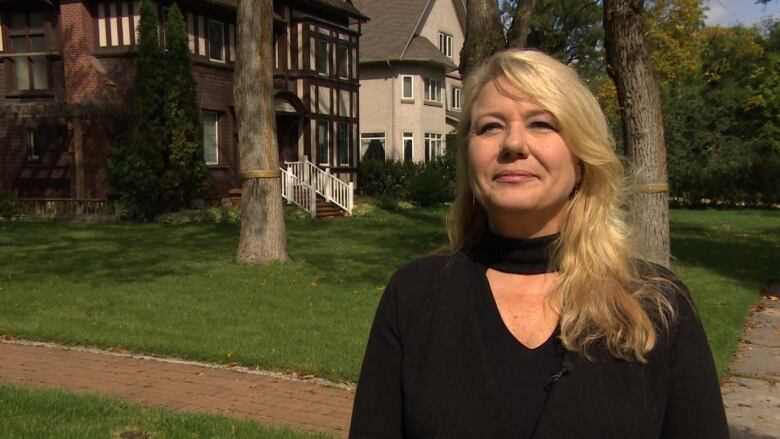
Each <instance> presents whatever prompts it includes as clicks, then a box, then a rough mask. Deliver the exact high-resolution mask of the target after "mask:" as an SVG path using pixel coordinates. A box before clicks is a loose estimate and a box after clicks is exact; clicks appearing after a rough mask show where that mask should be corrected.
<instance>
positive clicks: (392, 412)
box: [349, 281, 403, 439]
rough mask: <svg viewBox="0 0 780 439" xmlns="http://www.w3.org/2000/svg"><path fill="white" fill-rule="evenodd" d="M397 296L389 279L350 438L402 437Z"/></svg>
mask: <svg viewBox="0 0 780 439" xmlns="http://www.w3.org/2000/svg"><path fill="white" fill-rule="evenodd" d="M398 326H399V325H398V298H397V291H396V288H395V284H394V282H393V281H391V282H390V283H389V284H388V286H387V288H386V289H385V292H384V294H383V296H382V299H381V300H380V302H379V306H378V308H377V311H376V316H375V317H374V323H373V325H372V327H371V333H370V335H369V337H368V346H367V347H366V354H365V357H364V358H363V366H362V368H361V371H360V380H359V381H358V387H357V392H356V393H355V405H354V408H353V411H352V424H351V426H350V431H349V437H350V438H354V439H358V438H372V439H373V438H401V437H403V430H402V429H403V416H402V411H403V403H402V401H401V358H402V357H401V352H402V345H401V339H400V337H399V328H398Z"/></svg>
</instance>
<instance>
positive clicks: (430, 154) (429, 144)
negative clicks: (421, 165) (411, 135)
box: [424, 133, 444, 163]
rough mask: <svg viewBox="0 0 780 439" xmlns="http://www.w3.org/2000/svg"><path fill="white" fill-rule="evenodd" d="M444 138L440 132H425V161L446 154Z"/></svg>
mask: <svg viewBox="0 0 780 439" xmlns="http://www.w3.org/2000/svg"><path fill="white" fill-rule="evenodd" d="M442 139H443V136H442V135H441V134H440V133H425V157H424V158H425V163H428V162H430V161H432V160H434V159H436V158H439V157H442V156H444V151H442Z"/></svg>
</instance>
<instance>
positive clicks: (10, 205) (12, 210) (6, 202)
mask: <svg viewBox="0 0 780 439" xmlns="http://www.w3.org/2000/svg"><path fill="white" fill-rule="evenodd" d="M21 213H22V211H21V209H19V206H18V205H17V204H16V203H15V202H14V200H13V199H11V196H10V195H9V194H8V192H6V191H4V190H2V189H0V218H8V219H13V218H17V217H18V216H20V215H21Z"/></svg>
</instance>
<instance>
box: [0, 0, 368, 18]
mask: <svg viewBox="0 0 780 439" xmlns="http://www.w3.org/2000/svg"><path fill="white" fill-rule="evenodd" d="M0 1H2V0H0ZM239 1H240V0H205V2H206V3H211V4H214V5H217V6H224V7H227V8H230V9H236V7H237V6H238V2H239ZM301 3H314V4H318V5H320V6H323V7H325V8H326V9H333V10H336V11H338V12H341V13H345V14H347V15H349V16H351V17H355V18H358V19H360V20H367V19H368V17H366V16H365V15H363V14H361V13H360V11H358V10H357V9H356V8H355V6H354V5H352V1H351V0H301Z"/></svg>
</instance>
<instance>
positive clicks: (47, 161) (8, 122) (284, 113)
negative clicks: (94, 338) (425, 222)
mask: <svg viewBox="0 0 780 439" xmlns="http://www.w3.org/2000/svg"><path fill="white" fill-rule="evenodd" d="M171 3H172V2H171V1H169V0H167V1H166V0H159V1H156V2H155V4H156V5H157V7H158V15H159V16H160V17H163V19H164V17H165V16H166V15H167V11H168V8H169V7H170V5H171ZM177 4H178V5H179V6H180V8H181V9H182V12H183V13H184V16H185V18H186V21H187V31H188V34H189V45H190V49H191V51H192V60H193V69H194V75H195V79H196V81H197V92H198V100H199V103H200V107H201V109H202V113H201V115H202V123H203V133H204V158H205V160H206V163H207V164H208V167H209V174H210V179H211V182H212V184H211V189H210V190H209V193H208V194H207V198H209V199H220V198H224V197H226V196H227V195H228V193H229V191H230V190H231V189H235V188H239V187H240V183H241V182H240V179H239V169H240V166H239V148H238V135H237V126H236V118H235V109H234V106H233V68H234V66H235V61H236V0H189V1H178V2H177ZM138 6H139V1H108V2H107V1H92V0H22V1H19V0H0V59H1V60H2V63H0V87H3V92H2V93H0V188H2V189H4V190H6V191H8V192H10V193H11V194H12V195H13V196H16V197H18V198H65V199H80V200H82V199H106V198H109V197H110V196H111V188H110V187H109V184H108V179H107V167H108V159H109V157H110V154H111V152H112V151H113V149H114V145H113V142H114V141H115V139H114V138H113V136H112V132H111V131H112V126H116V125H121V124H122V122H123V121H122V120H121V118H119V119H117V115H119V116H121V114H122V113H121V111H120V112H118V113H116V114H111V111H112V110H116V109H117V107H125V108H129V107H130V104H131V102H130V96H131V91H132V85H133V77H134V70H135V55H136V27H137V25H138V21H139V15H138ZM365 21H366V17H365V16H363V15H362V14H361V13H360V12H358V10H357V9H355V7H354V6H353V5H352V4H351V2H350V1H349V0H286V1H275V2H274V39H275V51H274V56H275V59H274V60H273V62H274V88H275V105H276V124H277V134H278V139H279V149H280V157H281V160H298V159H302V158H303V156H307V157H309V158H311V160H312V161H315V160H316V163H317V164H318V165H320V166H321V167H325V168H329V169H330V171H331V173H333V174H337V175H339V176H340V177H341V178H342V179H345V180H352V179H354V175H355V171H356V167H357V161H358V157H357V151H358V136H359V134H358V133H359V127H358V89H359V82H358V78H357V55H358V38H359V36H360V26H361V23H363V22H365ZM160 35H161V37H162V38H163V39H164V38H165V34H164V28H163V26H162V25H161V27H160ZM269 62H271V60H269ZM106 113H109V114H106ZM125 114H127V113H125Z"/></svg>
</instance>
